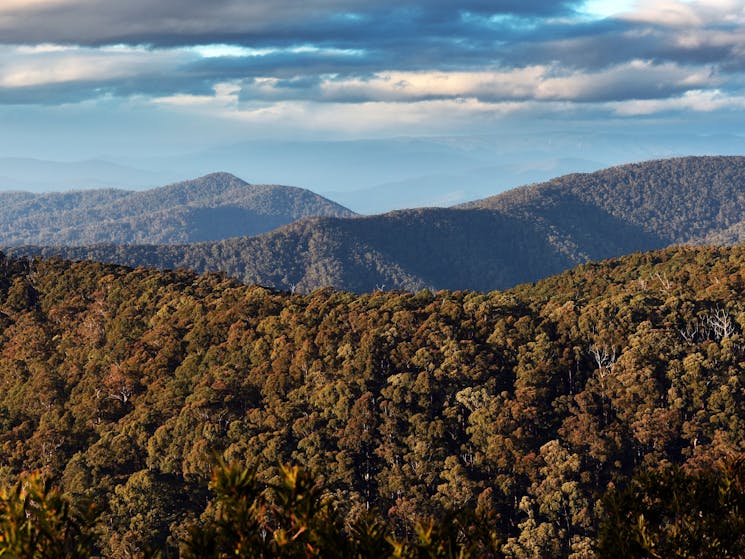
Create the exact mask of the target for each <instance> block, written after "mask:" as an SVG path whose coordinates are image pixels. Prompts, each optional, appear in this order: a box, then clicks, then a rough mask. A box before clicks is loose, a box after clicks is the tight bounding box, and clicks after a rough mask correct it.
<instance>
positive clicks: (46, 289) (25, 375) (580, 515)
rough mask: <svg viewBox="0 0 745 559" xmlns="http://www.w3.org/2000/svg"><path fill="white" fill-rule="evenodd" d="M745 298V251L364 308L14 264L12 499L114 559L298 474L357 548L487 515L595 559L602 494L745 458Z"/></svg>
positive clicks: (529, 541)
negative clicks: (220, 486) (83, 514)
mask: <svg viewBox="0 0 745 559" xmlns="http://www.w3.org/2000/svg"><path fill="white" fill-rule="evenodd" d="M743 301H745V248H744V247H734V248H710V247H701V248H694V247H688V248H675V249H665V250H662V251H658V252H652V253H645V254H640V253H637V254H633V255H631V256H627V257H624V258H621V259H617V260H610V261H606V262H602V263H599V264H598V263H591V264H586V265H583V266H580V267H578V268H576V269H574V270H572V271H569V272H566V273H563V274H561V275H559V276H555V277H552V278H549V279H546V280H544V281H541V282H538V283H536V284H524V285H521V286H518V287H516V288H514V289H511V290H509V291H504V292H491V293H479V292H469V291H455V292H451V291H438V292H432V291H430V290H421V291H419V292H416V293H412V292H383V291H374V292H371V293H368V294H365V295H353V294H351V293H346V292H340V291H334V290H331V289H323V290H318V291H314V292H312V293H309V294H305V295H301V294H297V293H296V294H292V293H289V292H278V291H273V290H271V289H267V288H262V287H258V286H244V285H242V284H240V283H238V282H237V281H235V280H233V279H229V278H227V277H225V276H223V275H215V274H212V275H202V276H200V275H195V274H193V273H191V272H186V271H174V272H157V271H154V270H149V269H145V268H135V269H132V268H125V267H118V266H114V265H105V264H97V263H90V262H87V263H68V262H64V261H61V260H57V259H49V260H28V259H19V260H14V259H10V258H3V259H2V262H1V263H0V322H1V323H2V329H1V333H0V448H2V452H1V453H0V485H4V486H10V485H12V484H13V483H14V482H15V481H17V480H18V479H19V476H21V475H23V474H24V472H28V471H31V470H38V471H40V472H41V475H43V476H45V477H46V478H47V479H50V480H52V482H53V483H56V484H58V485H59V486H60V488H61V489H62V491H64V492H65V493H66V494H67V495H69V496H71V498H73V499H74V500H76V501H80V502H83V501H85V500H89V501H91V502H92V503H93V504H94V505H95V506H96V508H97V510H98V517H97V523H98V526H99V529H98V530H97V531H96V532H95V534H94V536H95V542H96V543H95V546H96V548H97V549H98V550H99V552H100V554H101V555H102V556H106V557H112V558H124V557H130V556H132V555H133V554H136V553H137V552H138V550H144V549H145V548H146V547H148V546H153V547H155V548H163V549H165V550H166V551H167V553H169V554H171V556H173V554H175V553H176V549H177V547H178V545H179V542H184V541H186V539H188V534H187V533H186V532H187V530H188V527H189V526H190V525H195V524H196V525H203V526H209V524H210V522H211V520H210V519H211V518H213V516H211V515H213V514H214V508H213V506H212V505H211V504H210V503H211V502H212V498H211V496H210V495H211V494H210V492H209V489H208V482H209V480H210V478H211V476H212V472H213V468H214V466H215V464H216V463H217V461H219V460H222V461H224V462H226V463H235V464H236V465H238V466H239V467H240V466H243V467H247V468H249V470H250V471H252V472H253V475H254V476H255V479H256V480H257V483H270V484H271V483H273V484H276V483H277V482H278V481H279V480H281V479H282V474H281V471H280V469H279V464H296V465H300V466H302V467H303V468H305V469H307V470H308V471H310V472H312V474H313V476H314V479H316V480H318V483H319V484H320V486H321V487H323V488H324V489H323V495H322V498H323V502H324V503H325V504H326V505H327V506H329V507H333V509H334V510H335V511H337V513H338V514H339V517H340V518H342V519H344V520H343V522H342V526H341V529H342V530H343V529H346V528H344V526H347V527H349V526H353V525H355V522H356V521H357V520H358V519H360V518H363V517H364V515H365V514H367V513H368V512H369V511H377V513H378V514H379V515H380V517H382V518H385V521H386V523H387V526H388V527H389V528H388V529H389V530H391V531H392V533H394V534H396V536H397V537H400V538H403V539H406V538H409V537H413V536H414V532H415V528H414V527H415V526H416V525H417V523H418V522H421V521H422V520H423V519H425V518H428V517H430V516H434V517H437V516H438V515H439V514H441V513H442V511H445V510H471V511H474V512H477V513H478V514H479V515H481V517H483V518H489V519H490V526H491V527H492V529H493V530H494V531H495V533H496V534H497V535H498V539H499V542H500V546H499V554H500V555H502V556H505V557H509V558H513V559H518V558H532V557H572V558H574V559H583V558H591V557H594V556H596V553H597V552H598V547H597V546H598V543H597V542H598V539H597V538H598V534H599V525H600V521H601V519H602V518H603V517H604V515H605V513H604V512H603V509H602V506H601V503H602V502H603V499H604V498H607V495H608V493H609V491H612V490H613V489H614V488H621V489H622V488H624V487H629V480H630V479H631V478H632V476H634V475H635V474H637V473H639V472H648V473H649V472H651V473H650V474H649V475H654V472H655V471H667V470H668V469H669V468H670V467H672V466H674V465H678V466H682V467H683V470H682V472H683V474H681V475H683V476H693V475H698V474H697V472H706V471H711V470H713V469H715V468H716V467H718V466H717V464H720V463H721V462H722V461H723V460H725V461H726V460H730V459H732V458H733V457H734V458H737V457H738V456H740V455H741V454H742V453H743V452H744V451H745V449H743V444H744V443H743V441H744V440H745V430H744V429H745V425H744V424H743V422H744V421H745V419H744V418H745V409H744V406H745V393H744V391H743V378H742V371H743V362H744V361H745V338H743V334H742V331H743V327H745V306H743ZM681 479H683V480H686V479H691V478H686V477H682V478H681ZM638 483H640V484H643V483H644V482H643V480H642V481H640V482H638ZM709 486H712V485H709ZM709 486H704V485H702V487H709ZM604 496H605V497H604Z"/></svg>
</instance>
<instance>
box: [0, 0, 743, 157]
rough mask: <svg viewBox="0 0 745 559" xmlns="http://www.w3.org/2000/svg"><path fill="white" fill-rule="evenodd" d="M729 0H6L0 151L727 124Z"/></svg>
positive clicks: (158, 151)
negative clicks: (585, 0) (614, 0)
mask: <svg viewBox="0 0 745 559" xmlns="http://www.w3.org/2000/svg"><path fill="white" fill-rule="evenodd" d="M743 109H745V0H691V1H684V0H656V1H644V0H642V1H633V0H629V1H627V0H621V1H618V2H613V1H608V0H591V1H589V2H583V1H573V0H561V1H543V0H459V1H457V2H453V1H452V0H429V1H422V0H396V1H393V0H367V1H365V2H362V1H359V0H270V1H254V0H213V1H210V2H205V1H204V0H160V1H159V2H153V1H152V0H127V1H126V2H125V1H121V0H99V1H92V0H3V1H2V2H0V129H1V131H2V134H1V135H0V157H3V156H5V157H9V156H13V157H17V156H24V157H38V158H42V159H52V160H74V159H85V158H90V157H109V158H115V157H145V156H169V155H174V154H183V153H189V152H193V151H198V150H203V149H208V148H214V147H217V146H221V145H229V144H234V143H237V142H241V141H249V140H261V139H271V140H278V141H279V140H290V139H291V140H298V139H304V140H309V141H314V140H344V139H354V138H388V137H400V136H416V137H423V136H474V135H483V134H492V133H499V134H501V135H505V134H506V135H509V134H511V133H515V134H526V133H527V134H535V135H536V137H539V136H541V135H544V134H546V133H552V132H561V131H582V130H589V131H593V132H598V131H603V132H608V133H616V132H622V133H630V134H635V135H639V136H640V137H641V136H643V135H645V134H647V133H670V134H673V135H675V134H683V133H684V134H694V135H696V134H698V135H702V134H703V135H706V134H718V133H733V134H736V133H738V132H739V131H740V130H742V129H743V124H745V118H743V115H744V114H745V111H744V110H743Z"/></svg>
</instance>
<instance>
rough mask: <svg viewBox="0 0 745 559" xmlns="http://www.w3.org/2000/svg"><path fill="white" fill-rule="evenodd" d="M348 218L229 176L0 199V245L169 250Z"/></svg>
mask: <svg viewBox="0 0 745 559" xmlns="http://www.w3.org/2000/svg"><path fill="white" fill-rule="evenodd" d="M316 215H323V216H337V217H351V216H353V215H355V214H354V212H352V211H351V210H348V209H346V208H344V207H343V206H340V205H339V204H336V203H335V202H332V201H330V200H327V199H325V198H323V197H321V196H319V195H317V194H314V193H312V192H310V191H308V190H304V189H302V188H296V187H289V186H277V185H254V184H249V183H247V182H245V181H243V180H241V179H239V178H237V177H235V176H233V175H231V174H229V173H213V174H210V175H206V176H204V177H201V178H198V179H194V180H190V181H184V182H179V183H174V184H171V185H167V186H163V187H160V188H154V189H150V190H145V191H127V190H117V189H103V190H83V191H73V192H60V193H48V194H32V193H27V192H0V244H3V245H8V246H12V245H21V244H39V245H86V244H92V243H97V242H113V243H123V244H132V243H154V244H160V243H163V244H173V243H188V242H198V241H209V240H219V239H224V238H228V237H236V236H244V235H256V234H259V233H264V232H266V231H271V230H272V229H276V228H277V227H280V226H281V225H285V224H287V223H291V222H293V221H296V220H298V219H301V218H304V217H309V216H316Z"/></svg>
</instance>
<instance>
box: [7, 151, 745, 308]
mask: <svg viewBox="0 0 745 559" xmlns="http://www.w3.org/2000/svg"><path fill="white" fill-rule="evenodd" d="M744 224H745V158H742V157H689V158H681V159H670V160H662V161H651V162H647V163H639V164H633V165H624V166H620V167H614V168H611V169H607V170H605V171H600V172H597V173H590V174H579V175H568V176H565V177H561V178H558V179H555V180H554V181H551V182H548V183H544V184H540V185H534V186H527V187H522V188H518V189H515V190H513V191H510V192H507V193H505V194H502V195H500V196H497V197H494V198H489V199H486V200H481V201H479V202H474V203H472V204H469V205H467V206H462V207H457V208H425V209H417V210H402V211H397V212H392V213H389V214H384V215H380V216H371V217H365V218H359V217H357V218H354V219H343V218H321V219H317V218H311V219H308V220H303V221H300V222H298V223H294V224H291V225H287V226H284V227H282V228H279V229H277V230H275V231H272V232H269V233H265V234H262V235H259V236H256V237H254V238H233V239H227V240H222V241H219V242H213V243H198V244H190V245H186V244H184V245H178V246H156V245H146V246H144V245H143V246H117V245H114V244H103V245H97V246H86V247H75V248H65V247H61V248H60V247H46V248H39V247H22V248H19V249H16V250H17V252H18V253H24V254H28V253H34V254H39V253H40V254H45V255H51V254H61V255H62V256H64V257H66V258H72V259H85V258H91V259H94V260H100V261H105V262H116V263H121V264H128V265H141V264H144V265H151V266H156V267H159V268H176V267H187V268H190V269H193V270H196V271H200V272H204V271H223V272H226V273H228V274H230V275H231V276H233V277H236V278H238V279H240V280H242V281H244V282H246V283H258V284H261V285H266V286H272V287H275V288H279V289H284V290H291V289H299V290H300V291H301V292H309V291H312V290H313V289H317V288H320V287H324V286H333V287H335V288H339V289H345V290H350V291H354V292H358V293H363V292H367V291H371V290H373V289H375V288H385V289H407V290H413V291H416V290H419V289H422V288H432V289H476V290H482V291H489V290H493V289H504V288H507V287H511V286H514V285H516V284H518V283H521V282H526V281H536V280H538V279H540V278H544V277H547V276H549V275H551V274H556V273H559V272H561V271H563V270H566V269H568V268H571V267H572V266H575V265H577V264H580V263H582V262H586V261H588V260H600V259H603V258H609V257H613V256H620V255H623V254H629V253H632V252H635V251H644V250H651V249H657V248H662V247H665V246H668V245H670V244H674V243H698V242H712V241H725V242H726V241H727V240H731V239H735V240H737V239H738V238H739V234H738V232H739V231H740V230H741V229H742V228H743V227H745V225H744Z"/></svg>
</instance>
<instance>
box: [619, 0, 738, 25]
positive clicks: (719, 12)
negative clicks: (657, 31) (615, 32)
mask: <svg viewBox="0 0 745 559" xmlns="http://www.w3.org/2000/svg"><path fill="white" fill-rule="evenodd" d="M618 17H619V18H621V19H626V20H629V21H636V22H643V23H651V24H655V25H664V26H670V27H703V26H705V25H711V24H721V23H729V24H743V23H745V1H743V0H693V1H688V2H686V1H683V0H646V1H645V0H640V1H638V2H637V3H636V6H634V8H633V9H632V10H630V11H627V12H624V13H622V14H619V15H618Z"/></svg>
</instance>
